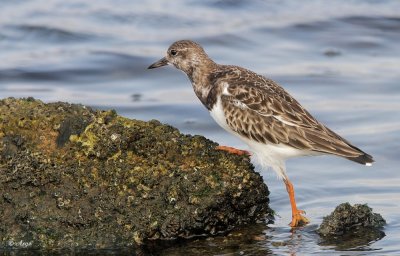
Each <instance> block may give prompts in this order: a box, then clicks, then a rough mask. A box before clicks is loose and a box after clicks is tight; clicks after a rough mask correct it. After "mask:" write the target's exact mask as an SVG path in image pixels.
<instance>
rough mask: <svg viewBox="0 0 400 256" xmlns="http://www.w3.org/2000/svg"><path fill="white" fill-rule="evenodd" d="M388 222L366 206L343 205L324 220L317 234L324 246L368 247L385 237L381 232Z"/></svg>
mask: <svg viewBox="0 0 400 256" xmlns="http://www.w3.org/2000/svg"><path fill="white" fill-rule="evenodd" d="M385 224H386V221H385V220H384V219H383V218H382V216H381V215H380V214H378V213H373V212H372V209H371V208H370V207H368V206H367V205H366V204H355V205H354V206H351V205H350V204H349V203H343V204H340V205H338V206H337V207H336V209H335V210H334V211H333V212H332V213H331V214H330V215H328V216H326V217H324V218H323V221H322V224H321V225H320V227H319V228H318V230H317V232H318V234H319V235H320V236H321V238H322V244H324V245H340V246H341V247H342V248H343V249H344V248H352V247H356V246H360V245H366V244H368V243H369V242H371V241H374V240H379V239H381V238H382V237H384V236H385V233H384V232H383V231H382V230H381V229H382V227H383V226H384V225H385Z"/></svg>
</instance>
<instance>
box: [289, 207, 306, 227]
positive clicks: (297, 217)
mask: <svg viewBox="0 0 400 256" xmlns="http://www.w3.org/2000/svg"><path fill="white" fill-rule="evenodd" d="M302 214H306V212H305V211H303V210H297V212H296V213H295V214H293V216H292V222H290V224H289V225H290V226H291V227H292V228H295V227H300V226H304V225H306V224H307V223H310V221H309V220H308V219H307V218H306V217H304V216H303V215H302Z"/></svg>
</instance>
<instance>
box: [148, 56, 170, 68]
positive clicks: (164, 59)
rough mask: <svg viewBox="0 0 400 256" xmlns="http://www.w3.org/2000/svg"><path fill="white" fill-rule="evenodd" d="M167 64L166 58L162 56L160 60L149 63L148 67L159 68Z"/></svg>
mask: <svg viewBox="0 0 400 256" xmlns="http://www.w3.org/2000/svg"><path fill="white" fill-rule="evenodd" d="M165 65H168V60H167V59H166V58H165V57H164V58H162V59H161V60H158V61H156V62H154V63H153V64H151V65H150V66H149V67H148V69H152V68H159V67H162V66H165Z"/></svg>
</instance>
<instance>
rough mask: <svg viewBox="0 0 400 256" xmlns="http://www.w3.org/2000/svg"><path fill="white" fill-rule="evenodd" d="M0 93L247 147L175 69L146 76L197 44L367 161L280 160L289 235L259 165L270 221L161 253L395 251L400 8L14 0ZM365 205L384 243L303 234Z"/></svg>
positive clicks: (314, 1) (357, 1) (355, 3)
mask: <svg viewBox="0 0 400 256" xmlns="http://www.w3.org/2000/svg"><path fill="white" fill-rule="evenodd" d="M0 14H1V15H0V60H1V61H0V97H1V98H4V97H9V96H13V97H28V96H33V97H36V98H39V99H42V100H43V101H46V102H52V101H68V102H75V103H83V104H86V105H90V106H94V107H97V108H101V109H110V108H114V109H116V110H117V111H118V113H119V114H121V115H123V116H127V117H130V118H138V119H143V120H150V119H159V120H160V121H162V122H165V123H169V124H172V125H174V126H176V127H178V128H179V129H180V130H181V131H182V132H185V133H191V134H202V135H204V136H206V137H209V138H211V139H213V140H216V141H218V142H219V143H221V144H225V145H230V146H236V147H239V148H245V146H244V145H243V144H241V142H240V141H239V140H237V139H235V138H233V137H231V136H230V135H228V134H227V133H226V132H224V131H223V130H222V129H221V128H219V127H218V126H217V125H216V124H215V123H214V121H213V120H212V119H211V117H210V116H209V115H208V113H207V111H206V110H205V108H204V107H203V106H202V105H201V104H200V102H199V101H198V100H197V98H196V97H195V96H194V93H193V92H192V88H191V86H190V84H189V81H188V79H187V78H186V77H185V76H184V75H183V74H182V73H181V72H178V71H176V70H174V69H173V68H162V69H157V70H147V69H146V68H147V66H148V65H149V64H151V63H153V62H154V61H155V60H158V59H159V58H161V57H162V56H163V55H164V54H165V50H166V49H167V47H168V46H169V45H170V43H172V42H173V41H175V40H178V39H193V40H196V41H198V42H200V43H201V44H202V45H203V46H204V48H205V49H206V50H207V52H208V53H209V55H210V56H211V57H212V58H213V59H215V60H216V61H217V62H219V63H226V64H237V65H241V66H244V67H247V68H249V69H252V70H254V71H256V72H258V73H261V74H265V75H267V76H269V77H271V78H272V79H274V80H275V81H277V82H279V83H280V84H282V85H283V86H284V87H285V88H286V89H287V90H288V91H289V92H290V93H291V94H292V95H293V96H295V98H296V99H298V100H299V101H300V102H301V103H302V104H303V105H304V106H305V107H306V108H307V109H308V110H310V112H311V113H312V114H313V115H315V116H316V117H317V118H318V119H319V120H320V121H322V122H323V123H325V124H327V125H328V126H329V127H330V128H332V129H333V130H335V131H337V132H338V133H340V134H341V135H343V136H344V137H346V138H347V139H349V140H350V141H352V142H353V143H354V144H356V145H358V146H359V147H360V148H362V149H363V150H365V151H366V152H368V153H370V154H372V155H373V156H374V158H375V159H376V164H374V166H373V167H370V168H366V167H365V166H361V165H357V164H354V163H351V162H349V161H346V160H343V159H339V158H334V157H315V158H303V159H296V160H291V161H289V162H288V163H287V168H288V174H289V177H290V178H291V180H292V182H293V183H294V185H295V188H296V193H297V200H298V204H299V208H301V209H305V210H306V211H307V217H309V218H310V219H311V221H312V224H311V225H309V226H307V227H306V228H303V229H299V230H296V231H295V232H294V233H292V232H290V228H289V227H288V226H287V224H288V223H289V222H290V205H289V202H288V198H287V194H286V191H285V189H284V186H283V184H282V182H281V181H278V180H276V178H275V175H274V174H273V173H271V172H269V171H267V170H260V172H261V173H262V175H263V177H264V179H265V182H266V183H267V184H268V186H269V188H270V190H271V191H272V193H271V206H272V208H273V209H274V210H275V211H276V212H277V213H278V214H279V216H280V217H277V219H276V222H275V224H273V225H269V226H267V225H265V224H259V225H255V226H250V227H247V228H243V229H240V230H238V231H235V232H233V233H232V234H231V235H230V236H228V237H216V238H211V239H200V240H196V241H192V242H188V243H183V244H180V245H175V246H171V247H169V248H167V249H165V250H163V253H164V254H166V255H180V254H182V253H186V254H188V255H201V254H205V255H264V254H266V253H271V254H276V255H287V254H291V255H295V254H298V255H304V254H318V255H323V254H326V255H332V254H337V255H343V254H346V255H365V254H375V255H399V254H400V215H399V214H400V186H399V184H400V170H399V167H398V166H399V165H400V152H399V150H400V142H399V141H400V111H399V110H400V85H399V81H400V44H399V42H400V2H399V1H396V0H394V1H389V0H381V1H376V0H368V1H362V0H352V1H347V0H346V1H345V0H343V1H330V2H329V3H328V2H327V1H323V0H307V1H294V0H293V1H289V0H284V1H276V0H270V1H261V0H260V1H244V0H228V1H222V0H207V1H183V0H179V1H161V0H152V1H131V0H117V1H116V0H102V1H84V0H71V1H61V0H53V1H45V0H31V1H11V0H2V1H1V2H0ZM346 201H349V202H350V203H368V204H369V205H370V206H371V207H372V208H374V210H375V211H376V212H379V213H381V214H382V215H383V216H384V218H385V219H386V220H387V222H388V225H387V226H386V227H385V230H384V232H385V233H386V236H385V237H384V238H383V239H381V240H379V241H375V242H371V243H364V244H360V245H358V246H356V245H352V246H348V247H343V246H325V245H320V244H319V240H318V237H317V236H316V235H315V234H314V229H315V228H316V227H317V226H318V225H319V224H320V223H321V221H322V217H323V216H325V215H327V214H329V213H330V212H331V211H332V210H333V208H334V207H335V206H336V205H338V204H339V203H342V202H346Z"/></svg>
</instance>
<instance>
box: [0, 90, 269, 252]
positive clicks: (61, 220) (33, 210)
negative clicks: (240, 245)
mask: <svg viewBox="0 0 400 256" xmlns="http://www.w3.org/2000/svg"><path fill="white" fill-rule="evenodd" d="M216 145H217V144H216V143H214V142H212V141H210V140H208V139H206V138H204V137H202V136H191V135H184V134H181V133H180V132H179V131H178V130H177V129H176V128H174V127H171V126H169V125H163V124H161V123H160V122H158V121H155V120H153V121H150V122H144V121H139V120H131V119H127V118H124V117H121V116H118V115H117V114H116V112H115V111H112V110H111V111H99V110H93V109H91V108H88V107H84V106H82V105H74V104H68V103H62V102H57V103H49V104H45V103H43V102H41V101H38V100H34V99H32V98H29V99H14V98H8V99H4V100H1V101H0V215H1V216H2V218H1V220H0V238H1V239H0V247H9V246H10V244H12V246H11V247H22V246H25V247H30V248H70V247H78V248H86V247H95V248H106V247H114V248H115V247H118V246H129V245H132V244H142V243H146V241H148V240H149V239H151V240H160V239H173V238H179V237H183V238H185V237H192V236H195V235H210V234H217V233H220V232H226V231H227V230H230V229H232V228H233V227H235V226H237V225H240V224H244V223H250V222H254V221H256V220H259V219H263V218H266V219H267V220H271V219H272V211H271V209H270V208H269V206H268V202H269V199H268V194H269V192H268V188H267V186H266V185H265V184H264V182H263V180H262V177H261V176H260V175H259V174H258V173H256V172H255V171H254V169H253V166H252V165H251V164H250V163H249V161H248V159H247V158H246V157H245V156H236V155H230V154H227V153H225V152H222V151H217V150H215V149H214V148H215V146H216ZM16 216H17V217H16ZM15 241H22V242H23V243H16V242H15Z"/></svg>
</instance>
